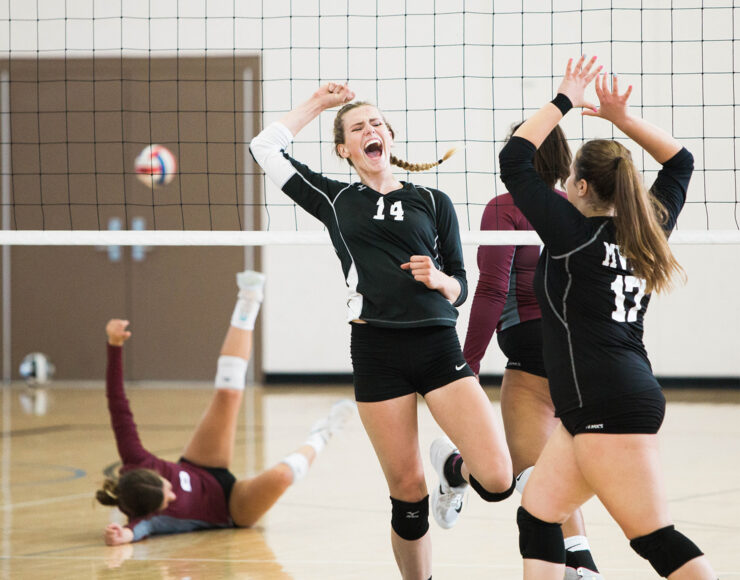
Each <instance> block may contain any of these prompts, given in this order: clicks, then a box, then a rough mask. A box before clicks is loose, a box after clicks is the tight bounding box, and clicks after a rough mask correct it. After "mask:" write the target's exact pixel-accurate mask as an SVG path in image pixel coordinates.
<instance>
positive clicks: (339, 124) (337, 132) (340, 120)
mask: <svg viewBox="0 0 740 580" xmlns="http://www.w3.org/2000/svg"><path fill="white" fill-rule="evenodd" d="M374 106H375V105H373V104H372V103H368V102H367V101H355V102H353V103H347V104H346V105H344V106H343V107H342V108H341V109H339V111H337V116H336V117H334V153H336V154H337V155H339V153H338V151H337V145H341V144H343V143H344V115H346V114H347V113H348V112H349V111H351V110H352V109H357V108H358V107H374ZM381 116H382V117H383V122H384V123H385V125H386V127H388V130H389V131H390V132H391V136H392V137H393V138H395V137H396V134H395V132H394V131H393V127H391V124H390V123H389V122H388V121H387V120H386V118H385V115H383V114H382V113H381ZM455 151H457V149H455V148H454V147H453V148H452V149H450V150H449V151H447V153H445V154H444V155H443V156H442V159H439V160H437V161H434V162H433V163H409V162H408V161H404V160H403V159H399V158H398V157H396V156H395V155H393V154H391V158H390V162H391V164H393V165H396V166H398V167H400V168H401V169H405V170H406V171H426V170H427V169H431V168H432V167H436V166H437V165H439V164H440V163H442V162H443V161H447V160H448V159H449V158H450V157H452V156H453V155H454V154H455ZM347 163H349V164H350V165H352V166H353V167H354V165H353V164H352V161H351V160H349V159H347Z"/></svg>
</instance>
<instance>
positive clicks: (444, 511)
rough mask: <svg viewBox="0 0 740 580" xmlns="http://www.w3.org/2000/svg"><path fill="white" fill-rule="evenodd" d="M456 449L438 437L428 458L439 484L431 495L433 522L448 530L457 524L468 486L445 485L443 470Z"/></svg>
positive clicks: (449, 442)
mask: <svg viewBox="0 0 740 580" xmlns="http://www.w3.org/2000/svg"><path fill="white" fill-rule="evenodd" d="M457 452H458V451H457V448H456V447H455V446H454V445H453V444H452V441H450V440H449V439H448V438H447V437H440V438H439V439H435V440H434V441H433V442H432V446H431V447H430V449H429V457H430V458H431V460H432V465H433V466H434V470H435V471H436V472H437V476H438V477H439V483H438V484H437V485H436V486H434V489H433V490H432V493H431V498H430V499H431V509H432V514H433V515H434V519H435V521H436V522H437V523H438V524H439V526H440V527H442V528H445V529H449V528H451V527H452V526H454V525H455V524H456V523H457V519H458V518H459V517H460V512H461V511H462V508H463V500H464V499H465V494H466V493H467V491H468V484H467V483H464V484H463V485H460V486H458V487H452V486H451V485H450V484H449V483H447V478H446V477H445V473H444V468H445V462H446V461H447V458H448V457H449V456H450V455H452V454H453V453H457Z"/></svg>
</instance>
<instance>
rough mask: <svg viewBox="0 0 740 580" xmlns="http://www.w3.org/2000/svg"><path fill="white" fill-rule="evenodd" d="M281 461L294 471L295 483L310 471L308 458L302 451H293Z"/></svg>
mask: <svg viewBox="0 0 740 580" xmlns="http://www.w3.org/2000/svg"><path fill="white" fill-rule="evenodd" d="M280 463H285V465H287V466H288V467H290V470H291V471H292V472H293V483H298V482H299V481H300V480H301V479H303V478H304V477H305V476H306V473H308V468H309V465H308V458H307V457H306V456H305V455H303V454H302V453H291V454H290V455H288V456H287V457H284V458H283V459H282V460H281V461H280Z"/></svg>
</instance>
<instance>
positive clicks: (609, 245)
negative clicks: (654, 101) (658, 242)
mask: <svg viewBox="0 0 740 580" xmlns="http://www.w3.org/2000/svg"><path fill="white" fill-rule="evenodd" d="M534 152H535V149H534V145H532V143H530V142H529V141H527V140H526V139H522V138H520V137H512V138H511V140H510V141H509V143H508V144H507V146H506V147H505V148H504V149H503V150H502V151H501V176H502V180H503V181H504V183H505V184H506V186H507V187H508V188H509V191H510V192H511V193H512V196H513V197H514V202H515V203H516V205H517V207H519V208H520V209H521V210H522V213H523V214H524V215H525V216H526V218H527V219H528V220H529V222H530V223H531V224H532V226H533V227H534V228H535V230H536V231H537V233H538V234H539V235H540V237H541V238H542V240H543V242H544V243H545V249H544V250H543V252H542V255H541V256H540V260H539V262H538V264H537V269H536V271H535V280H534V285H535V293H536V295H537V301H538V303H539V304H540V308H541V309H542V322H543V324H542V328H543V354H544V359H545V368H546V369H547V377H548V380H549V381H550V393H551V395H552V399H553V403H554V404H555V410H556V414H557V415H560V414H562V413H564V412H567V411H571V410H573V409H577V408H581V407H584V406H587V405H589V404H593V403H600V402H603V401H607V400H609V399H613V398H617V397H621V396H623V395H626V394H632V393H638V392H641V391H647V390H650V389H660V385H659V384H658V381H657V380H656V378H655V376H654V375H653V372H652V368H651V365H650V361H649V359H648V356H647V352H646V350H645V346H644V344H643V319H644V316H645V310H646V309H647V306H648V302H649V300H650V295H648V294H646V293H645V281H644V280H642V279H640V278H637V277H635V276H634V275H633V273H632V271H631V268H630V265H629V263H628V261H627V260H626V259H625V258H624V257H623V256H622V255H621V253H620V251H619V247H618V245H617V239H616V230H615V227H614V220H613V218H612V217H609V216H595V217H586V216H584V215H583V214H582V213H581V212H580V211H578V209H576V208H575V207H574V206H573V205H572V204H571V203H570V202H569V201H567V200H565V199H563V198H562V197H560V196H559V195H558V194H556V193H555V192H553V191H551V190H550V189H549V188H548V187H547V185H546V184H545V183H544V182H542V180H541V179H540V178H539V176H538V175H537V173H536V171H535V170H534V166H533V165H532V161H531V159H532V157H533V156H534ZM692 171H693V157H692V156H691V153H689V152H688V151H687V150H686V149H682V150H681V151H679V152H678V153H676V155H674V156H673V157H672V158H671V159H669V160H668V161H666V162H665V163H664V164H663V168H662V169H661V170H660V172H659V173H658V177H657V179H656V181H655V183H654V184H653V186H652V188H651V194H652V195H654V196H655V197H656V198H657V199H658V200H660V202H661V203H662V204H663V205H664V206H665V208H666V210H667V213H668V221H667V223H666V224H664V228H665V231H666V232H670V231H671V230H672V229H673V227H674V226H675V223H676V219H677V217H678V214H679V212H680V211H681V208H682V207H683V204H684V201H685V199H686V190H687V188H688V183H689V179H690V177H691V173H692Z"/></svg>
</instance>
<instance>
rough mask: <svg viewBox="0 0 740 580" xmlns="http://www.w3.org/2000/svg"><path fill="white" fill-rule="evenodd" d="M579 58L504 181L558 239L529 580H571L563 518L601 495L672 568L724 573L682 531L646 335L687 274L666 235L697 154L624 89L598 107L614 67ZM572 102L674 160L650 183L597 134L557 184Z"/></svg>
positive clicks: (533, 121)
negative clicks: (549, 165) (661, 297)
mask: <svg viewBox="0 0 740 580" xmlns="http://www.w3.org/2000/svg"><path fill="white" fill-rule="evenodd" d="M595 60H596V59H595V58H592V59H590V60H589V61H588V63H585V58H584V57H581V58H580V59H579V60H578V62H577V63H576V65H575V67H573V66H572V61H569V62H568V66H567V68H566V72H565V76H564V78H563V81H562V83H561V85H560V87H559V89H558V95H557V96H556V97H555V99H554V100H553V101H552V103H547V104H546V105H545V106H543V107H542V108H541V109H540V110H539V111H538V112H537V113H535V114H534V115H533V116H532V117H531V118H530V119H528V120H527V121H525V122H524V123H523V124H522V126H521V127H519V129H518V130H517V131H516V132H515V133H514V135H513V137H512V138H511V139H510V140H509V142H508V143H507V144H506V146H505V147H504V148H503V149H502V151H501V153H500V157H499V159H500V167H501V178H502V180H503V182H504V184H505V185H506V187H507V189H508V191H510V192H511V194H512V196H513V198H514V202H515V203H516V205H517V207H519V209H521V211H522V213H523V214H524V216H525V217H526V218H527V219H528V220H529V222H530V223H531V224H532V225H533V227H534V229H535V230H536V231H537V233H538V234H539V235H540V237H541V238H542V240H543V241H544V243H545V248H544V250H543V253H542V257H541V258H540V261H539V263H538V265H537V272H536V276H535V291H536V293H537V299H538V302H539V304H540V308H541V309H542V325H543V340H544V358H545V369H546V371H547V377H548V380H549V383H550V393H551V396H552V400H553V403H554V405H555V411H556V414H557V416H558V417H559V418H560V420H561V425H559V426H558V427H557V428H556V429H555V431H554V433H553V435H552V436H551V437H550V439H549V440H548V442H547V444H546V445H545V448H544V450H543V451H542V453H541V455H540V457H539V458H538V459H537V463H536V465H535V469H534V471H533V472H532V475H531V476H530V478H529V481H528V483H527V486H526V487H525V489H524V493H523V496H522V505H521V507H520V508H519V511H518V513H517V523H518V525H519V545H520V550H521V553H522V556H523V558H524V577H525V578H537V579H538V580H546V579H548V578H551V579H558V580H560V579H561V578H562V577H563V564H564V563H565V548H564V544H563V534H562V531H561V524H562V522H564V521H565V520H566V519H567V518H568V517H569V516H570V515H571V514H572V513H573V511H574V510H575V509H576V508H577V507H579V506H580V505H581V504H583V502H585V501H586V500H587V499H589V498H590V497H591V496H593V495H594V494H596V496H597V497H598V498H599V499H600V500H601V502H602V503H603V504H604V506H605V507H606V508H607V510H608V511H609V513H610V514H611V515H612V517H613V518H614V519H615V520H616V521H617V523H618V524H619V526H620V527H621V528H622V531H623V532H624V534H625V535H626V536H627V538H629V540H630V545H631V546H632V547H633V549H634V550H635V551H636V552H637V553H638V554H639V555H640V556H642V557H643V558H646V559H647V560H648V561H649V562H650V564H651V565H652V566H653V568H654V569H655V570H656V571H657V572H658V573H659V574H660V575H661V576H665V577H668V578H672V579H674V580H678V579H684V578H691V579H692V580H697V579H705V578H715V577H716V575H715V574H714V572H713V571H712V569H711V566H710V565H709V562H708V561H707V558H706V557H705V556H704V555H703V554H702V552H701V551H700V550H699V548H697V547H696V545H694V543H693V542H691V540H689V539H688V538H686V537H685V536H683V535H682V534H680V533H679V532H678V531H676V530H675V528H674V526H673V524H672V523H671V518H670V515H669V513H668V502H667V499H666V494H665V487H664V483H663V478H662V474H661V469H660V457H659V453H658V437H657V432H658V429H659V428H660V425H661V423H662V421H663V416H664V413H665V398H664V397H663V394H662V392H661V388H660V385H659V384H658V382H657V380H656V379H655V377H654V376H653V373H652V370H651V367H650V362H649V361H648V358H647V354H646V351H645V347H644V345H643V342H642V334H643V318H644V315H645V309H646V308H647V306H648V301H649V298H650V293H651V292H652V291H661V290H666V289H668V287H669V286H670V283H671V279H672V277H673V276H674V275H676V274H679V273H681V272H682V270H681V267H680V265H679V264H678V262H677V261H676V259H675V258H674V256H673V255H672V253H671V250H670V247H669V246H668V241H667V235H668V234H669V233H670V231H671V230H672V229H673V227H674V225H675V223H676V219H677V217H678V214H679V212H680V210H681V208H682V206H683V204H684V201H685V198H686V190H687V187H688V183H689V179H690V177H691V173H692V171H693V157H692V155H691V154H690V153H689V152H688V151H687V150H686V149H685V148H683V147H682V146H681V144H680V143H679V142H678V141H676V140H675V139H674V138H673V137H671V136H670V135H669V134H667V133H665V132H664V131H662V130H661V129H659V128H657V127H654V126H653V125H651V124H649V123H647V122H646V121H644V120H642V119H639V118H637V117H634V116H632V115H631V114H630V113H629V112H628V109H627V99H628V97H629V94H630V92H631V87H630V88H629V89H627V91H626V92H625V93H624V94H622V95H620V94H619V90H618V85H617V78H616V76H614V77H613V85H612V88H611V89H609V87H608V83H607V79H606V77H605V76H603V77H601V78H600V79H599V80H597V82H596V94H597V96H598V98H599V107H598V108H597V107H595V106H593V105H591V104H590V103H588V102H587V101H585V100H584V91H585V88H586V86H587V85H588V84H589V83H590V82H591V81H592V80H593V78H594V77H595V76H596V75H597V73H598V71H599V70H601V67H598V68H596V67H595ZM571 107H584V108H585V109H586V110H585V111H584V114H585V115H589V116H595V117H601V118H603V119H606V120H608V121H610V122H611V123H613V124H614V126H615V127H616V128H617V129H619V130H620V131H622V133H624V134H625V135H627V136H628V137H629V138H630V139H632V140H633V141H634V142H635V143H636V144H637V145H639V146H640V147H642V148H643V149H644V150H645V151H647V153H648V154H649V155H651V156H652V157H653V158H654V159H655V160H656V161H657V162H658V163H660V164H661V165H662V169H661V170H660V172H659V173H658V177H657V179H656V181H655V182H654V183H653V186H652V188H651V189H650V191H649V192H648V191H647V190H646V189H645V188H644V186H643V184H642V180H641V178H640V175H639V173H638V171H637V169H636V168H635V165H634V164H633V162H632V158H631V155H630V152H629V150H628V149H627V148H626V147H625V146H624V145H622V144H620V143H618V142H617V141H613V140H604V139H599V140H593V141H589V142H587V143H586V144H585V145H583V147H582V148H581V149H580V150H579V151H578V153H577V154H576V157H575V160H574V162H573V165H572V168H571V174H570V176H569V177H568V180H567V182H566V192H567V196H568V199H567V200H564V199H563V198H562V197H561V196H559V195H558V194H557V193H555V192H553V191H552V190H551V189H550V188H549V187H548V186H547V185H546V184H545V183H544V182H543V181H542V179H541V178H540V176H539V175H538V174H537V171H536V170H535V169H534V166H533V163H532V159H533V157H534V154H535V150H536V149H537V147H539V146H540V145H541V144H542V142H543V141H544V139H545V138H546V137H547V135H548V134H549V133H550V132H551V131H552V129H553V128H554V127H555V126H556V125H557V124H558V123H559V121H560V119H562V117H563V115H565V114H566V113H567V112H568V110H569V109H570V108H571Z"/></svg>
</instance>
